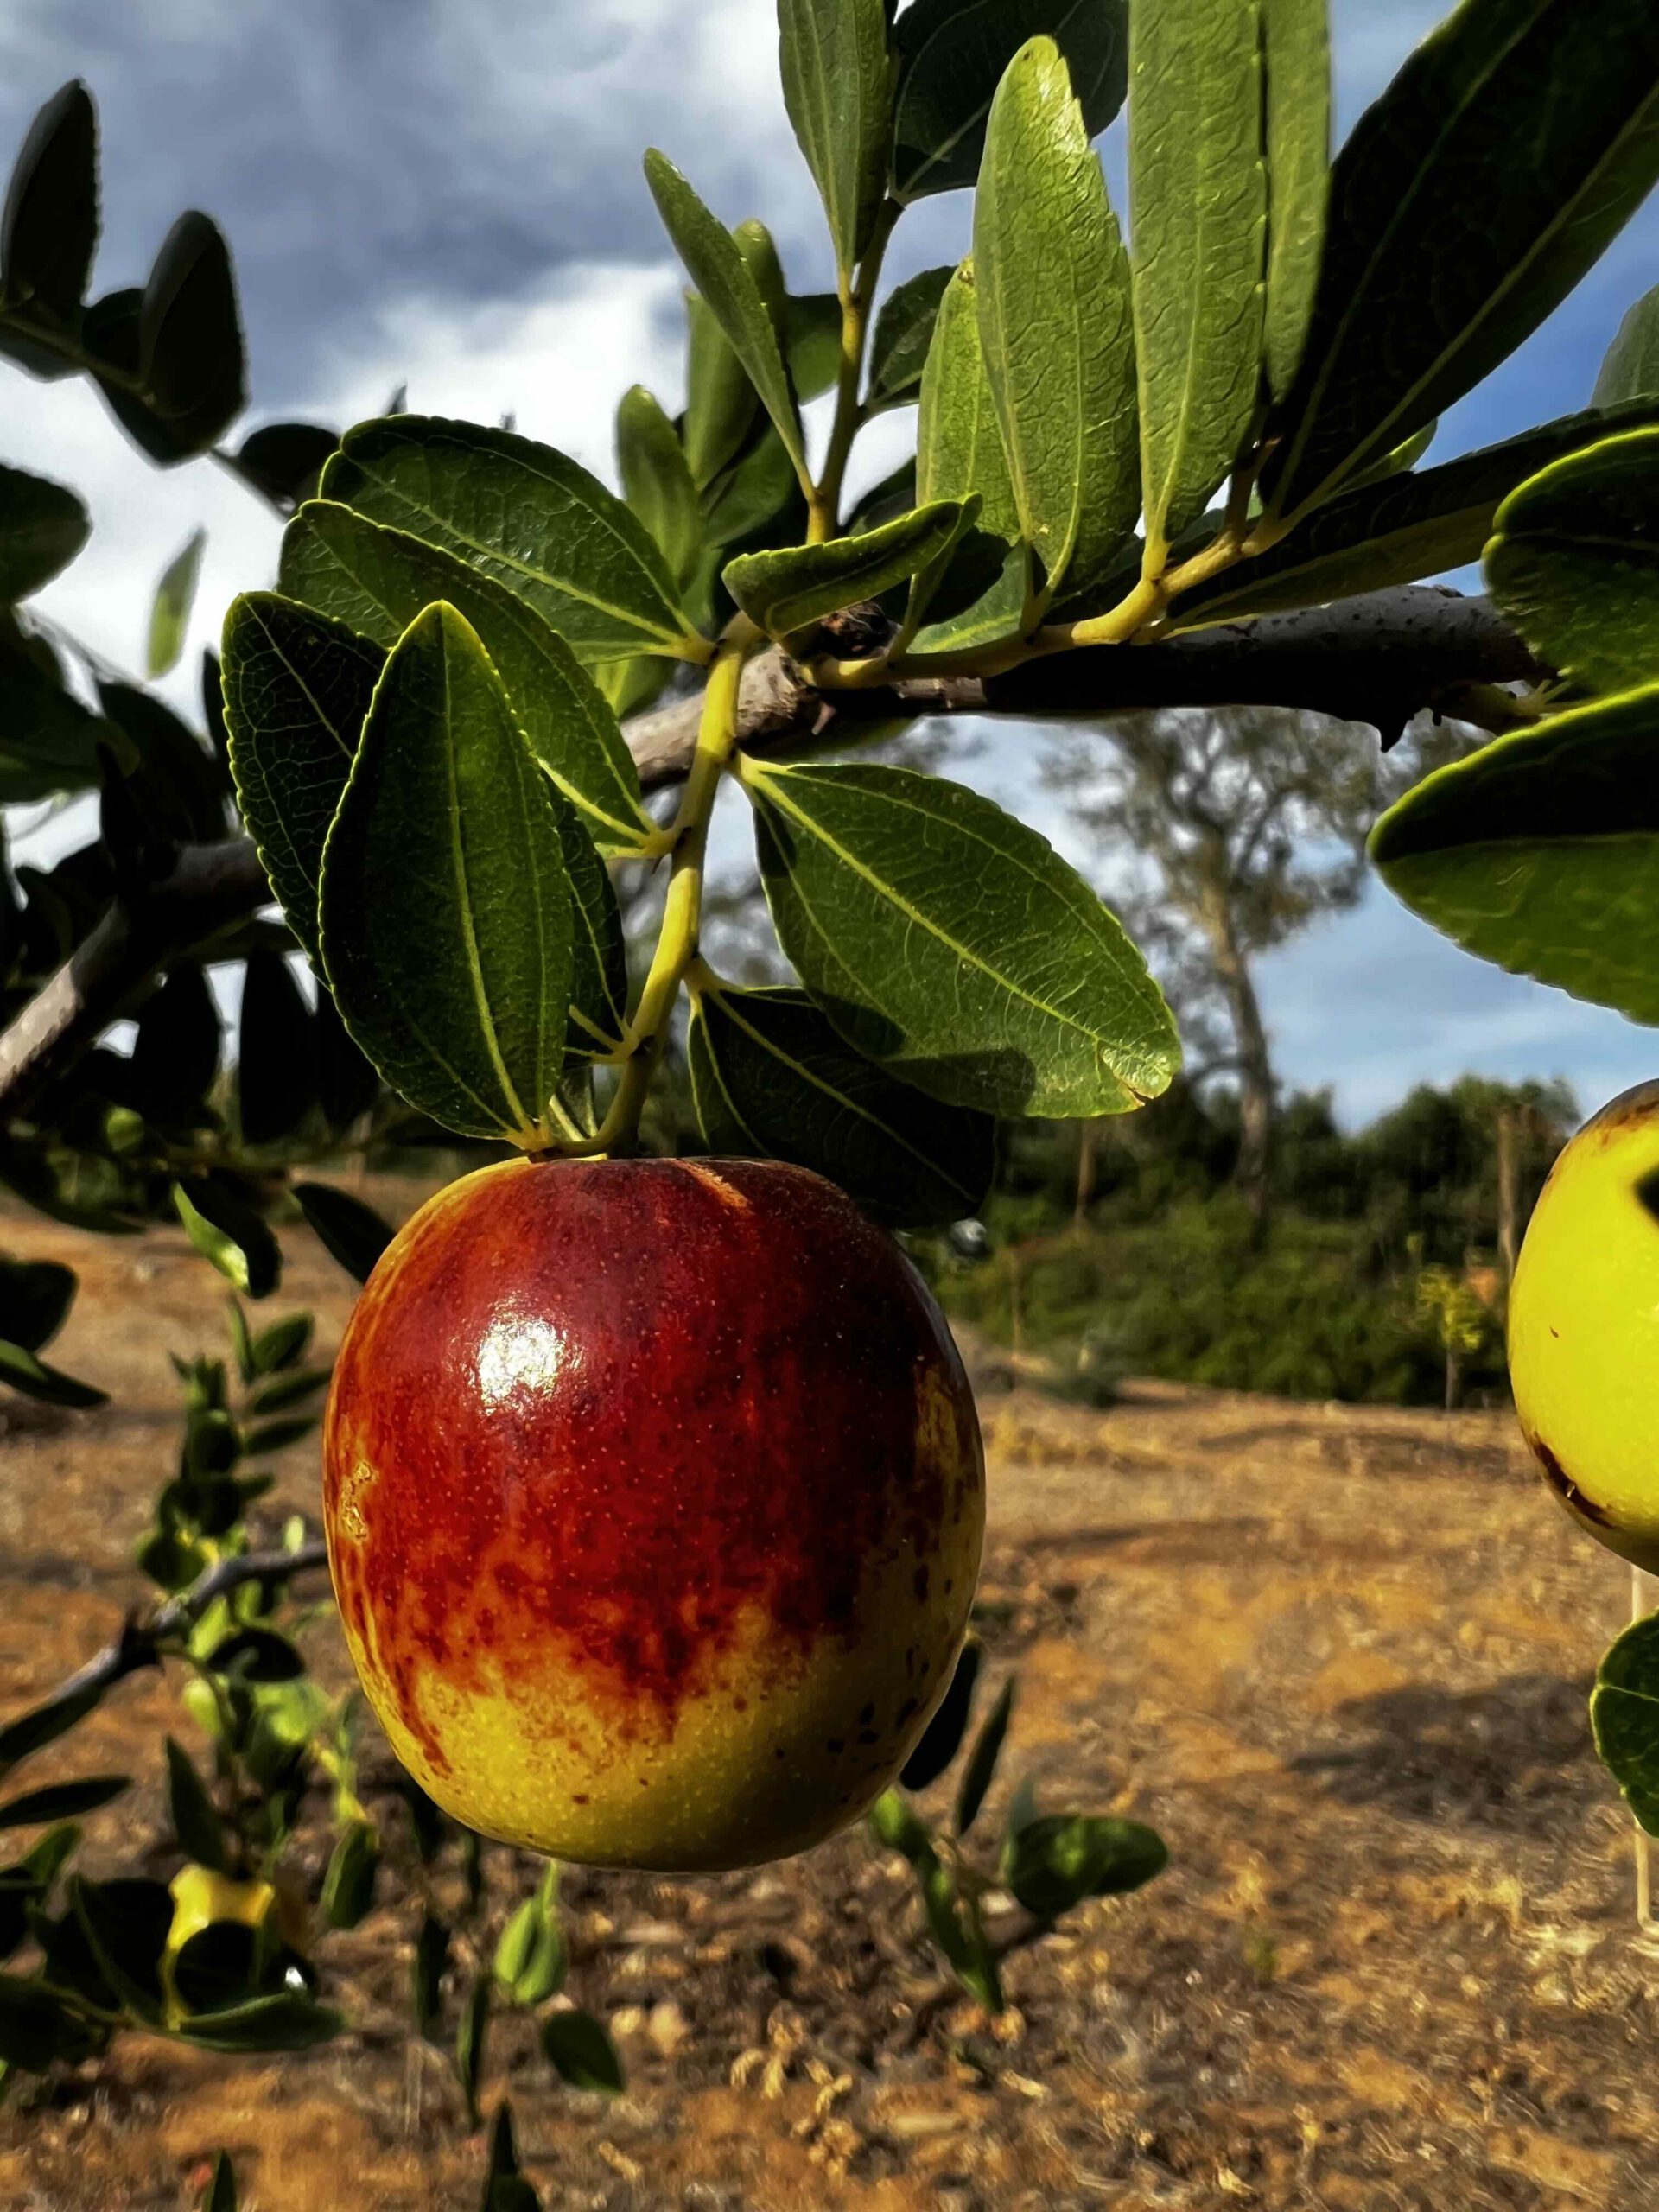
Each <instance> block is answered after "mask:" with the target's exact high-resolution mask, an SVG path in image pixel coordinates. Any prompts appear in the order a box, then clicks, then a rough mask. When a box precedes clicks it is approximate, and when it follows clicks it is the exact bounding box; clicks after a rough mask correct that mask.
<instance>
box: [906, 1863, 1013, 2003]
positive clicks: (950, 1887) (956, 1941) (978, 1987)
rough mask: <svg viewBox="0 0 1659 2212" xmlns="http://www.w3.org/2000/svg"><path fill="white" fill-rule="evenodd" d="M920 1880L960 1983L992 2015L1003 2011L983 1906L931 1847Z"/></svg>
mask: <svg viewBox="0 0 1659 2212" xmlns="http://www.w3.org/2000/svg"><path fill="white" fill-rule="evenodd" d="M916 1878H917V1883H918V1887H919V1888H920V1890H921V1893H922V1903H923V1904H924V1906H925V1908H926V1911H927V1924H928V1927H929V1929H931V1933H932V1936H933V1941H934V1942H936V1943H937V1944H938V1947H939V1949H940V1950H941V1951H942V1952H943V1954H944V1958H945V1960H946V1961H947V1963H948V1964H949V1966H950V1968H951V1971H952V1972H953V1973H954V1974H955V1975H956V1977H957V1980H958V1981H959V1982H960V1983H961V1984H962V1986H963V1988H964V1989H965V1990H966V1991H967V1992H968V1993H969V1996H970V1997H976V1998H977V1999H979V2001H980V2003H981V2004H982V2005H984V2006H985V2008H986V2010H987V2011H988V2012H1001V2010H1002V1983H1001V1976H1000V1975H999V1974H998V1973H997V1970H996V1959H995V1955H994V1954H993V1952H992V1950H991V1948H990V1946H989V1944H988V1943H987V1942H986V1940H985V1930H984V1928H983V1927H982V1924H981V1922H980V1916H979V1905H978V1902H977V1900H976V1897H974V1896H973V1895H972V1894H971V1892H970V1893H969V1894H968V1895H965V1896H964V1895H963V1891H961V1890H960V1889H959V1887H958V1886H957V1880H956V1878H955V1876H954V1874H953V1873H952V1872H950V1868H948V1867H947V1866H944V1864H942V1862H941V1861H940V1860H939V1859H938V1857H937V1856H936V1855H935V1853H933V1852H932V1850H931V1848H930V1849H929V1851H928V1853H927V1854H926V1855H925V1857H924V1858H923V1859H921V1860H920V1862H919V1863H918V1866H917V1869H916Z"/></svg>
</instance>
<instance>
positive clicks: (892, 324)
mask: <svg viewBox="0 0 1659 2212" xmlns="http://www.w3.org/2000/svg"><path fill="white" fill-rule="evenodd" d="M956 273H957V272H956V271H955V270H954V269H950V268H944V269H924V270H922V272H921V274H920V275H919V276H917V277H907V278H906V281H905V282H904V283H902V284H900V285H899V286H897V287H896V288H895V289H894V290H893V291H892V292H891V293H890V294H889V295H888V296H887V299H886V300H885V301H884V302H883V303H882V308H881V312H880V315H877V317H876V319H875V333H874V336H873V337H872V339H871V340H870V375H869V396H868V401H867V403H866V404H867V405H868V407H869V409H870V411H871V412H872V413H873V414H874V413H879V412H880V410H882V409H883V408H887V407H906V406H909V405H911V404H913V403H914V401H915V400H916V399H918V397H920V393H921V385H922V374H923V372H924V371H925V368H926V366H927V356H928V349H929V347H930V346H931V345H932V342H933V327H934V324H935V322H936V321H938V313H939V302H940V301H941V300H943V299H944V295H945V292H946V289H948V287H949V285H950V280H951V278H952V277H954V276H955V275H956Z"/></svg>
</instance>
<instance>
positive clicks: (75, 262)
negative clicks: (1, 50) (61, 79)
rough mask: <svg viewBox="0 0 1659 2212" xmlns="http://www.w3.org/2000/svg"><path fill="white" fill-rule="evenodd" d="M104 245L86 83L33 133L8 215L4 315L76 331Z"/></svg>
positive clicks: (17, 169)
mask: <svg viewBox="0 0 1659 2212" xmlns="http://www.w3.org/2000/svg"><path fill="white" fill-rule="evenodd" d="M97 244H98V118H97V117H96V115H95V114H94V112H93V109H92V99H91V97H90V96H89V94H88V92H87V90H86V86H85V85H83V84H82V83H81V82H80V81H79V79H72V81H71V82H70V83H68V84H67V85H65V86H63V87H62V89H61V90H60V91H59V92H54V94H53V96H52V98H51V99H49V100H48V102H47V103H46V105H45V106H44V107H43V108H41V111H40V112H39V114H38V115H36V117H35V120H34V121H33V123H31V124H30V125H29V133H28V136H27V137H25V138H24V140H23V143H22V149H21V151H20V152H19V154H18V156H17V160H16V165H15V166H14V168H13V169H12V173H11V181H10V185H9V186H8V188H7V190H6V201H5V210H4V213H3V214H0V311H3V312H4V313H5V314H6V315H13V314H16V313H17V312H19V311H21V312H22V315H23V318H24V321H25V327H28V326H29V325H34V326H35V327H43V328H44V329H46V330H47V331H49V332H51V333H54V334H65V333H67V332H73V329H74V327H75V326H76V324H77V323H78V321H79V316H80V304H81V301H82V299H83V298H84V297H85V296H86V281H87V278H88V277H90V275H91V274H92V254H93V251H94V249H95V248H96V246H97Z"/></svg>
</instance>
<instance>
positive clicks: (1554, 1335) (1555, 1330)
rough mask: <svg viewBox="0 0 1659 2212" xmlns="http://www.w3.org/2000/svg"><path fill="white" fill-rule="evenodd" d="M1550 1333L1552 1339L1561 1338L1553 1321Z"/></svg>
mask: <svg viewBox="0 0 1659 2212" xmlns="http://www.w3.org/2000/svg"><path fill="white" fill-rule="evenodd" d="M1549 1333H1550V1335H1551V1336H1552V1337H1559V1336H1560V1333H1561V1332H1560V1330H1559V1329H1558V1328H1557V1327H1556V1326H1555V1324H1554V1322H1553V1321H1552V1322H1551V1323H1550V1325H1549Z"/></svg>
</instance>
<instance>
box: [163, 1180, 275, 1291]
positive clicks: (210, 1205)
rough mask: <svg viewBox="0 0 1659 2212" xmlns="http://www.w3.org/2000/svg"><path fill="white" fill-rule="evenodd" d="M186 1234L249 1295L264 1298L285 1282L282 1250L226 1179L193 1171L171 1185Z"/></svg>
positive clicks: (220, 1269)
mask: <svg viewBox="0 0 1659 2212" xmlns="http://www.w3.org/2000/svg"><path fill="white" fill-rule="evenodd" d="M173 1204H174V1207H175V1211H177V1214H178V1217H179V1219H180V1221H181V1223H182V1224H183V1225H184V1233H185V1235H186V1236H188V1238H189V1239H190V1242H191V1243H193V1244H194V1246H195V1248H196V1249H197V1251H198V1252H200V1254H201V1256H202V1258H203V1259H204V1260H206V1261H207V1262H209V1263H210V1265H212V1266H213V1267H215V1268H218V1270H219V1274H222V1275H223V1276H224V1278H225V1280H226V1282H228V1283H230V1284H231V1285H232V1287H234V1288H236V1289H237V1290H240V1291H245V1293H246V1294H247V1295H248V1296H249V1297H250V1298H265V1297H268V1296H269V1295H270V1293H271V1292H272V1291H273V1290H275V1289H276V1287H277V1284H278V1283H279V1282H280V1281H282V1274H283V1255H282V1250H281V1248H280V1247H279V1246H278V1244H277V1239H276V1238H275V1237H274V1236H272V1235H271V1233H270V1230H269V1228H268V1227H267V1226H266V1224H264V1221H263V1220H262V1219H261V1218H260V1217H259V1216H258V1215H257V1213H255V1212H254V1211H253V1210H252V1208H251V1206H249V1205H245V1203H244V1202H243V1200H242V1199H241V1198H239V1197H238V1195H237V1193H236V1192H234V1191H233V1190H232V1189H231V1188H230V1187H229V1186H228V1185H226V1183H224V1182H223V1181H221V1180H220V1179H218V1178H215V1177H211V1176H194V1175H193V1176H190V1177H188V1178H187V1179H185V1180H184V1181H182V1182H178V1183H175V1185H173Z"/></svg>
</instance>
